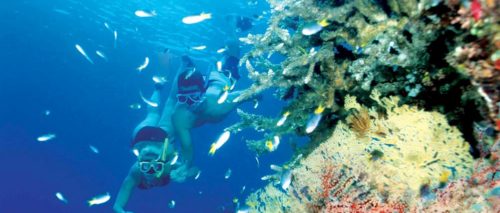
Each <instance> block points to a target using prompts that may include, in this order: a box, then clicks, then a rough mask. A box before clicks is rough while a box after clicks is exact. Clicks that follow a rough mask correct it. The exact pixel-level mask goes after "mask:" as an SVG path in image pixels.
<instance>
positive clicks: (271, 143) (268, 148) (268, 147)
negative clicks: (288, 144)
mask: <svg viewBox="0 0 500 213" xmlns="http://www.w3.org/2000/svg"><path fill="white" fill-rule="evenodd" d="M266 147H267V150H269V151H270V152H272V151H273V150H274V146H273V142H272V141H271V140H267V141H266Z"/></svg>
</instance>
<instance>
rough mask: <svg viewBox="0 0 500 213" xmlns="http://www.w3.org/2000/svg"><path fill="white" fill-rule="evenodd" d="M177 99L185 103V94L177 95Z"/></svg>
mask: <svg viewBox="0 0 500 213" xmlns="http://www.w3.org/2000/svg"><path fill="white" fill-rule="evenodd" d="M177 100H178V101H179V102H180V103H186V101H187V97H186V96H185V95H178V96H177Z"/></svg>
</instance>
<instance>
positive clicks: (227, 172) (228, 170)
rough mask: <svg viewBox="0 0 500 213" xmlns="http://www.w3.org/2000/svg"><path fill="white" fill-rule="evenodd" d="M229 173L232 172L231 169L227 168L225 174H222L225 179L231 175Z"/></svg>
mask: <svg viewBox="0 0 500 213" xmlns="http://www.w3.org/2000/svg"><path fill="white" fill-rule="evenodd" d="M231 173H232V171H231V169H227V171H226V174H224V179H226V180H227V179H229V178H230V177H231Z"/></svg>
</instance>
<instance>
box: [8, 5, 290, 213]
mask: <svg viewBox="0 0 500 213" xmlns="http://www.w3.org/2000/svg"><path fill="white" fill-rule="evenodd" d="M138 9H145V10H156V11H157V13H158V16H157V17H154V18H150V19H141V18H138V17H136V16H134V11H135V10H138ZM266 10H268V5H267V4H266V3H265V2H264V1H259V4H257V6H251V5H250V6H249V5H248V4H247V1H243V0H241V1H231V0H218V1H212V0H197V1H177V0H155V1H139V0H131V1H118V0H88V1H67V0H52V1H41V0H40V1H36V0H34V1H11V2H2V6H1V7H0V27H1V29H0V100H1V103H0V145H1V147H0V162H1V163H0V165H1V167H0V171H1V173H0V212H111V209H112V204H113V203H114V199H115V198H116V194H117V192H118V189H119V187H120V184H121V182H122V180H123V178H124V177H125V175H126V174H127V172H128V170H129V167H130V165H131V164H132V163H133V162H134V160H135V159H134V158H135V157H134V156H133V154H132V153H131V151H130V149H129V141H130V139H131V134H132V130H133V128H134V127H135V125H137V123H139V122H140V121H141V120H142V119H143V118H144V116H145V114H146V111H145V110H144V108H143V109H141V110H132V109H130V108H129V105H130V104H133V103H140V102H141V100H140V96H139V91H141V90H142V91H143V92H144V94H150V92H151V91H152V88H153V87H152V81H151V76H152V75H154V74H161V75H166V76H169V75H170V74H172V73H171V70H168V68H167V67H165V66H163V65H162V63H160V62H159V61H160V57H159V55H161V52H162V51H163V48H165V47H169V48H171V49H173V52H175V53H177V54H183V53H188V54H190V55H192V56H193V57H195V58H198V59H205V60H212V61H213V60H214V59H216V57H217V54H216V53H215V50H217V49H218V48H220V46H221V45H222V44H223V43H224V40H225V39H227V38H229V37H231V36H236V37H242V36H244V35H246V34H241V33H240V34H235V33H234V28H233V27H232V26H231V24H228V23H227V22H226V21H225V18H224V17H226V16H227V15H229V14H241V15H245V16H252V15H254V14H257V15H259V14H262V12H263V11H266ZM203 11H204V12H211V13H212V14H213V16H214V18H213V19H212V20H208V21H205V22H203V23H200V24H197V25H184V24H182V22H181V19H182V17H184V16H187V15H194V14H199V13H200V12H203ZM104 22H107V23H109V25H110V26H111V27H112V28H113V29H116V30H117V32H118V42H117V47H116V48H113V33H112V32H111V31H109V30H107V29H106V28H105V27H104V24H103V23H104ZM265 25H266V19H265V18H264V19H263V20H261V21H260V22H256V26H255V28H254V29H252V30H251V31H250V32H251V33H254V34H255V33H262V32H264V30H265V27H266V26H265ZM75 44H80V45H81V46H82V47H83V48H84V49H85V50H86V52H87V54H88V55H89V56H90V57H91V58H92V59H93V60H94V62H95V64H93V65H92V64H90V63H89V62H88V61H86V60H85V59H84V57H82V55H80V54H79V53H78V51H77V50H76V49H75ZM202 44H203V45H207V46H208V48H207V49H206V50H204V51H201V52H197V51H191V52H186V49H187V48H186V47H189V46H196V45H202ZM249 48H250V47H248V46H245V47H244V48H243V51H248V49H249ZM95 50H101V51H103V52H104V53H105V54H106V55H107V56H108V58H109V61H108V62H106V61H104V60H102V59H101V58H99V57H97V56H96V54H95ZM146 56H149V57H150V59H151V63H150V66H149V67H148V68H147V69H146V70H144V71H143V73H140V74H139V73H138V72H137V70H135V68H136V67H137V66H139V65H140V64H141V63H142V62H143V60H144V57H146ZM197 63H199V65H200V67H206V63H203V62H200V61H198V62H197ZM242 75H243V76H244V77H243V78H245V77H246V70H242ZM170 82H171V81H170ZM242 82H243V83H240V84H238V86H237V88H236V89H243V88H245V87H247V86H248V85H249V81H248V79H247V80H243V81H242ZM166 92H168V91H166ZM271 94H272V91H269V92H267V93H265V94H264V101H262V102H261V103H260V106H259V108H258V109H257V110H255V109H253V107H252V105H253V104H250V103H247V104H244V105H242V106H241V108H242V109H244V110H245V111H248V112H253V113H260V114H264V115H268V116H275V117H278V116H279V113H280V111H281V106H283V105H284V104H285V103H282V102H279V101H277V100H275V98H274V97H272V95H271ZM45 110H50V111H51V114H50V115H49V116H46V115H44V111H45ZM238 120H239V118H238V116H237V115H236V114H235V113H233V114H231V115H230V116H228V117H227V118H226V119H225V120H224V121H223V122H221V123H218V124H213V125H205V126H203V127H200V128H197V129H195V130H194V131H193V135H194V138H193V141H194V145H195V147H194V149H195V165H197V166H198V167H199V168H200V169H201V171H202V174H201V176H200V178H199V179H198V180H189V181H187V182H185V183H181V184H178V183H171V184H170V185H168V186H167V187H162V188H155V189H152V190H147V191H143V190H136V191H135V193H134V194H133V196H132V197H131V199H130V201H129V204H128V206H127V208H126V210H129V211H134V212H139V213H140V212H166V211H168V212H221V211H223V210H224V209H226V210H227V211H229V210H230V209H233V204H232V200H233V198H239V199H240V200H244V197H245V196H246V195H248V193H249V192H250V191H251V190H252V189H256V188H258V187H261V186H263V185H264V184H265V183H264V182H263V181H261V180H260V177H261V176H263V175H266V174H268V173H271V171H270V169H269V164H271V163H275V164H280V163H283V162H285V161H286V160H287V159H288V158H289V157H290V155H291V148H290V146H288V145H287V141H288V140H289V138H286V137H285V138H283V139H282V141H283V142H282V144H283V145H281V147H280V149H279V150H278V151H276V152H274V153H272V154H271V155H266V156H261V157H260V168H258V167H257V164H256V161H255V154H254V153H252V152H250V151H249V150H247V148H246V145H245V143H244V140H243V139H244V138H246V139H260V138H262V136H263V133H257V132H255V131H253V130H245V131H243V132H241V133H239V134H237V135H232V136H231V138H230V141H229V142H228V143H227V144H226V145H225V146H224V147H222V148H221V149H220V150H219V151H218V152H217V153H216V155H215V156H214V157H209V156H207V152H208V149H209V146H210V144H211V143H212V142H213V141H214V140H216V138H217V137H218V135H219V134H220V133H221V132H222V130H223V129H224V128H225V127H227V126H229V125H231V124H233V123H235V122H237V121H238ZM46 133H55V134H56V135H57V138H56V139H54V140H52V141H49V142H45V143H40V142H38V141H36V138H37V137H38V136H40V135H42V134H46ZM90 144H91V145H93V146H95V147H97V148H98V149H99V150H100V153H99V154H94V153H92V152H91V151H90V149H89V145H90ZM228 168H231V169H232V171H233V173H232V176H231V178H230V179H229V180H225V179H224V173H225V171H226V170H227V169H228ZM244 185H246V190H245V192H244V193H243V194H241V193H240V190H241V188H242V187H243V186H244ZM56 192H61V193H63V194H64V196H65V197H66V198H67V199H68V201H69V203H68V204H64V203H62V202H60V201H59V200H58V199H57V198H56V196H55V193H56ZM105 192H109V193H111V196H112V200H111V201H110V202H108V203H106V204H103V205H100V206H93V207H88V206H87V204H86V201H87V200H88V199H90V198H91V197H93V196H95V195H97V194H102V193H105ZM200 192H201V194H200ZM172 199H173V200H175V201H176V203H177V205H176V207H175V208H174V209H170V208H168V202H169V201H170V200H172Z"/></svg>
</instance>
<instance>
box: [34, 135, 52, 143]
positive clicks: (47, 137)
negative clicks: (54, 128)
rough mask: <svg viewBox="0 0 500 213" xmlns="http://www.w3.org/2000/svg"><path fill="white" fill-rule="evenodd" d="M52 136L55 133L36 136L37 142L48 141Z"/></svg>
mask: <svg viewBox="0 0 500 213" xmlns="http://www.w3.org/2000/svg"><path fill="white" fill-rule="evenodd" d="M54 138H56V134H52V133H49V134H45V135H42V136H40V137H38V138H37V140H38V141H39V142H46V141H50V140H52V139H54Z"/></svg>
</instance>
